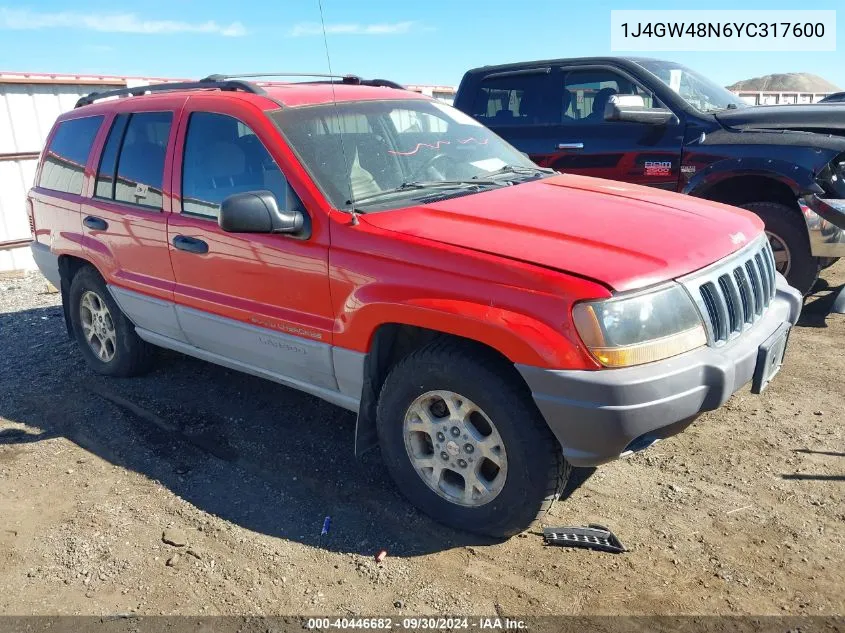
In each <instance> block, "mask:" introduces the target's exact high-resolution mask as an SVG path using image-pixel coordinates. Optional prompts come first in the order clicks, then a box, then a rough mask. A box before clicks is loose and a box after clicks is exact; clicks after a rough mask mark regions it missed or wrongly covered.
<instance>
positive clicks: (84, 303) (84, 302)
mask: <svg viewBox="0 0 845 633" xmlns="http://www.w3.org/2000/svg"><path fill="white" fill-rule="evenodd" d="M79 317H80V320H81V322H82V333H83V334H84V336H85V342H86V343H88V347H90V348H91V351H92V352H94V355H95V356H96V357H97V358H99V359H100V360H101V361H103V362H104V363H107V362H109V361H110V360H111V359H112V358H114V355H115V352H116V351H117V332H116V331H115V329H114V321H113V320H112V316H111V312H109V308H108V306H107V305H106V302H105V301H103V299H102V297H100V295H98V294H97V293H96V292H94V291H93V290H86V291H85V292H84V293H83V294H82V298H81V300H80V301H79Z"/></svg>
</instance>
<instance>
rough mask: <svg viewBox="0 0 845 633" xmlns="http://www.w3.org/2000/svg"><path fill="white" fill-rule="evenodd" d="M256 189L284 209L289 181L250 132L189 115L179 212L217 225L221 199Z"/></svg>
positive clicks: (217, 117)
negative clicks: (273, 199) (213, 220)
mask: <svg viewBox="0 0 845 633" xmlns="http://www.w3.org/2000/svg"><path fill="white" fill-rule="evenodd" d="M365 121H366V119H365ZM260 189H266V190H268V191H271V192H272V193H273V195H275V196H276V202H277V203H278V204H279V208H284V205H285V202H286V195H287V180H286V179H285V177H284V175H283V174H282V170H281V169H280V168H279V165H278V164H277V163H276V161H275V160H273V157H272V156H270V152H268V151H267V148H265V147H264V145H263V144H262V143H261V141H260V140H259V138H258V137H257V136H256V135H255V133H254V132H253V131H252V130H251V129H250V128H249V126H247V125H246V124H245V123H243V122H241V121H238V120H237V119H235V118H233V117H230V116H227V115H225V114H215V113H212V112H194V113H193V114H191V117H190V119H189V120H188V132H187V134H186V136H185V152H184V157H183V162H182V212H183V213H187V214H190V215H198V216H203V217H207V218H210V219H217V216H218V214H219V211H220V203H221V202H223V199H224V198H226V197H228V196H231V195H232V194H233V193H243V192H245V191H257V190H260Z"/></svg>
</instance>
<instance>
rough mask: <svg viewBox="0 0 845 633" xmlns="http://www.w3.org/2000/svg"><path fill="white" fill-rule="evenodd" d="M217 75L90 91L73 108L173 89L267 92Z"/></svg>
mask: <svg viewBox="0 0 845 633" xmlns="http://www.w3.org/2000/svg"><path fill="white" fill-rule="evenodd" d="M213 77H217V75H212V76H211V77H207V78H205V79H200V80H199V81H180V82H173V83H167V84H151V85H149V86H135V87H133V88H119V89H117V90H104V91H102V92H92V93H90V94H88V95H86V96H84V97H80V98H79V100H78V101H77V102H76V105H75V106H74V108H80V107H82V106H86V105H90V104H92V103H94V102H95V101H99V100H100V99H107V98H109V97H123V96H133V97H140V96H141V95H143V94H146V93H148V92H170V91H173V90H209V89H212V90H229V91H235V90H242V91H244V92H249V93H252V94H257V95H266V94H267V92H266V91H265V90H264V89H263V88H262V87H261V86H256V85H255V84H253V83H250V82H248V81H231V80H228V79H219V80H218V79H213Z"/></svg>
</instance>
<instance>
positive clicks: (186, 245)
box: [172, 235, 208, 255]
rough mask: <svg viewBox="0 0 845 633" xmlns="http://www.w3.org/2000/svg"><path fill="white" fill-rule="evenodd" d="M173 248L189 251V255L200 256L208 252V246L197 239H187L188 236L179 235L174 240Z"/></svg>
mask: <svg viewBox="0 0 845 633" xmlns="http://www.w3.org/2000/svg"><path fill="white" fill-rule="evenodd" d="M172 243H173V246H174V247H175V248H178V249H179V250H180V251H187V252H189V253H199V254H200V255H202V254H204V253H207V252H208V244H207V243H206V242H203V241H202V240H198V239H197V238H195V237H187V236H186V235H177V236H176V237H174V238H173V242H172Z"/></svg>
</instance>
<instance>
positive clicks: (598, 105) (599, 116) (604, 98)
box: [587, 88, 617, 123]
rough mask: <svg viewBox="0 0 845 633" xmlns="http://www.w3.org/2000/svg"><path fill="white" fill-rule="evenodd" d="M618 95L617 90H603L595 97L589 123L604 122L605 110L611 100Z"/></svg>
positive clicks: (588, 116)
mask: <svg viewBox="0 0 845 633" xmlns="http://www.w3.org/2000/svg"><path fill="white" fill-rule="evenodd" d="M615 94H617V91H616V88H602V89H601V90H599V91H598V92H597V93H596V96H595V97H593V111H592V112H591V113H590V114H589V115H587V121H590V122H593V123H598V122H600V121H604V109H605V107H606V106H607V104H608V102H609V101H610V98H611V97H612V96H614V95H615Z"/></svg>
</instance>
